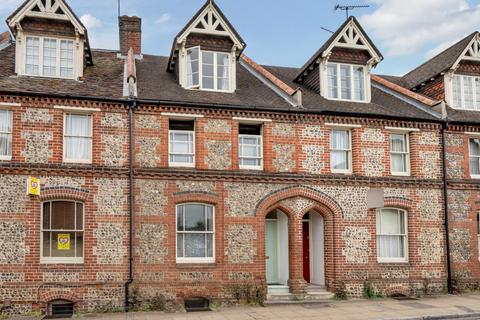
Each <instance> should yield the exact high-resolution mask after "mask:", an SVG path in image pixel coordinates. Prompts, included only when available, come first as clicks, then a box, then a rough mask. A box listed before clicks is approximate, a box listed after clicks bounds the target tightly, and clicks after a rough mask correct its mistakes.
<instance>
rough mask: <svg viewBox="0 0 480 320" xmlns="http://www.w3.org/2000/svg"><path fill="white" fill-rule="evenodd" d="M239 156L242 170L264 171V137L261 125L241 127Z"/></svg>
mask: <svg viewBox="0 0 480 320" xmlns="http://www.w3.org/2000/svg"><path fill="white" fill-rule="evenodd" d="M238 155H239V165H240V169H251V170H262V169H263V137H262V126H261V125H247V124H240V125H239V135H238Z"/></svg>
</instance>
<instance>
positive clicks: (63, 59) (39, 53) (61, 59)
mask: <svg viewBox="0 0 480 320" xmlns="http://www.w3.org/2000/svg"><path fill="white" fill-rule="evenodd" d="M73 61H74V50H73V40H68V39H56V38H47V37H33V36H27V37H26V47H25V69H24V70H25V75H29V76H42V77H55V78H73V75H74V71H73Z"/></svg>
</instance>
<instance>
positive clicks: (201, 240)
mask: <svg viewBox="0 0 480 320" xmlns="http://www.w3.org/2000/svg"><path fill="white" fill-rule="evenodd" d="M205 249H206V247H205V234H203V233H200V234H198V233H194V234H192V233H186V234H185V257H187V258H204V257H205V256H206V251H205Z"/></svg>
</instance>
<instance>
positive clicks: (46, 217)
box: [43, 202, 50, 229]
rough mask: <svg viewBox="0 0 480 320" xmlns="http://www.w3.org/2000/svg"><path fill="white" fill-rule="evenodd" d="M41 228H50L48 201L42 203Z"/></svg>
mask: <svg viewBox="0 0 480 320" xmlns="http://www.w3.org/2000/svg"><path fill="white" fill-rule="evenodd" d="M43 229H50V202H45V203H44V204H43Z"/></svg>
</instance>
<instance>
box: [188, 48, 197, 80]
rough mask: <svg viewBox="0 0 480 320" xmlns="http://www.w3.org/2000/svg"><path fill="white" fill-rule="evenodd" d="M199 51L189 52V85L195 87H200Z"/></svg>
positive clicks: (190, 50)
mask: <svg viewBox="0 0 480 320" xmlns="http://www.w3.org/2000/svg"><path fill="white" fill-rule="evenodd" d="M199 63H200V60H199V50H198V48H194V49H189V50H187V85H188V86H189V87H195V86H198V85H199V81H198V79H199V74H198V72H199Z"/></svg>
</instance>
